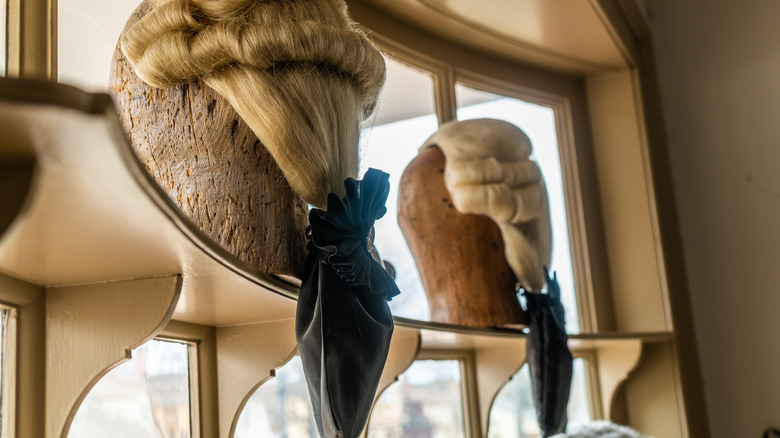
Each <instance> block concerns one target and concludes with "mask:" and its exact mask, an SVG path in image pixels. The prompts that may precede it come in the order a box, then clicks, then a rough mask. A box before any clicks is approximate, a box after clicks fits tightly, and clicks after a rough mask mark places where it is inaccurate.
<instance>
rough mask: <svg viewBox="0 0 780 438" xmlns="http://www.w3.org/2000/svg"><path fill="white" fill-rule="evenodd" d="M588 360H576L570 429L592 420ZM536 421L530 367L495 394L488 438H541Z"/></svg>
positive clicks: (518, 373) (521, 371)
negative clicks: (588, 393) (586, 361)
mask: <svg viewBox="0 0 780 438" xmlns="http://www.w3.org/2000/svg"><path fill="white" fill-rule="evenodd" d="M585 366H586V364H585V361H584V360H583V359H581V358H577V359H574V376H573V379H572V384H571V386H572V388H571V396H570V397H569V406H568V415H569V422H568V428H574V427H576V426H578V425H582V424H585V423H587V422H589V421H590V417H591V415H590V412H589V409H588V398H587V382H586V378H585ZM541 436H542V435H541V431H540V430H539V423H537V421H536V410H535V408H534V400H533V393H532V389H531V374H530V373H529V371H528V365H523V368H521V369H520V371H518V372H517V374H515V375H514V376H512V379H511V380H510V381H509V383H507V384H506V385H504V387H503V388H501V390H500V391H499V392H498V394H497V395H496V398H495V400H494V401H493V405H492V406H491V408H490V419H489V424H488V438H541Z"/></svg>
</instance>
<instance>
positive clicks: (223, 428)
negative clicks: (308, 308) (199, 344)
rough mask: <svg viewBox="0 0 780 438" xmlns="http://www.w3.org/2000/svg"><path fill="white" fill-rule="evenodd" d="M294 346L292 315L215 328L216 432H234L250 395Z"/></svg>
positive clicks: (289, 355) (295, 348)
mask: <svg viewBox="0 0 780 438" xmlns="http://www.w3.org/2000/svg"><path fill="white" fill-rule="evenodd" d="M296 350H297V343H296V341H295V320H294V319H286V320H281V321H274V322H267V323H261V324H249V325H241V326H235V327H221V328H218V329H217V369H218V370H219V374H218V381H219V383H218V388H219V436H221V437H232V436H233V434H234V433H235V430H236V425H237V423H238V417H239V416H240V415H241V411H242V410H243V409H244V405H245V404H246V402H247V400H248V399H249V397H251V396H252V394H253V393H254V392H255V390H256V389H257V387H258V386H260V384H262V383H263V382H264V381H266V380H268V379H269V378H271V377H273V376H274V373H275V370H276V369H277V368H279V367H281V366H282V365H284V364H285V363H286V362H287V361H288V360H289V359H290V357H291V356H292V355H293V354H294V353H295V352H296Z"/></svg>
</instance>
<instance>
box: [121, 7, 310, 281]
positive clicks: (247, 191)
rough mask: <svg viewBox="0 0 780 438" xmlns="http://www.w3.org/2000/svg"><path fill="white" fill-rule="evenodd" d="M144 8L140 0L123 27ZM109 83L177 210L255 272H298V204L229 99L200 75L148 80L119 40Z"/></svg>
mask: <svg viewBox="0 0 780 438" xmlns="http://www.w3.org/2000/svg"><path fill="white" fill-rule="evenodd" d="M150 9H151V7H150V5H149V3H148V1H146V0H145V1H144V2H143V3H141V5H140V6H139V7H138V8H137V9H136V10H135V12H134V13H133V15H132V16H131V17H130V19H129V20H128V23H127V25H126V28H127V27H129V26H130V25H131V24H132V23H135V22H136V21H138V20H139V19H140V18H141V17H143V16H144V15H145V14H146V13H147V12H148V11H149V10H150ZM109 83H110V86H109V89H110V90H111V92H112V94H113V96H114V99H115V100H116V104H117V106H118V110H119V117H120V119H121V121H122V124H123V126H124V129H125V132H126V134H127V137H128V139H129V140H130V142H131V144H132V146H133V148H134V149H135V151H136V153H137V155H138V157H139V158H140V160H141V162H143V163H144V165H145V166H146V168H147V169H148V170H149V172H150V173H151V175H152V176H153V177H154V179H155V180H156V181H157V182H158V183H159V184H160V186H161V187H162V188H163V189H164V190H165V191H167V192H168V194H169V195H170V196H171V198H173V200H174V202H176V204H178V205H179V207H180V208H181V209H182V210H183V211H184V213H186V214H187V216H189V218H190V219H191V220H192V221H193V222H194V223H195V224H196V225H197V226H198V227H200V229H201V230H202V231H203V232H204V233H205V234H206V235H208V236H209V237H210V238H211V239H213V240H214V241H215V242H217V243H218V244H219V245H220V246H222V247H223V248H224V249H225V250H227V251H229V252H230V253H232V254H233V255H235V256H236V257H238V258H239V259H240V260H242V261H244V262H246V263H248V264H250V265H251V266H253V267H255V268H257V269H258V270H260V271H261V272H264V273H267V274H272V275H277V276H282V277H286V276H293V277H295V278H300V276H301V274H302V273H303V263H304V260H305V257H306V254H305V248H306V237H305V229H306V226H307V225H308V219H307V214H308V213H307V211H308V209H307V206H306V203H305V202H304V201H303V200H302V199H301V198H300V197H299V196H298V195H297V194H295V193H294V192H293V191H292V189H291V188H290V186H289V185H288V183H287V181H286V180H285V178H284V176H283V175H282V172H281V170H279V167H278V166H277V165H276V162H275V161H274V159H273V158H272V157H271V155H270V154H269V153H268V151H267V150H266V149H265V147H264V146H263V145H262V144H261V143H260V140H258V139H257V136H255V134H254V133H253V132H252V130H251V129H250V128H249V126H247V124H246V123H244V121H243V120H242V119H241V118H240V117H239V116H238V114H236V112H235V111H234V110H233V108H232V107H231V105H230V104H229V103H228V102H227V101H226V100H225V99H223V98H222V97H221V96H220V95H219V94H217V92H216V91H214V90H213V89H211V88H209V87H208V86H206V85H205V84H204V83H203V82H202V81H200V80H194V81H191V82H189V83H185V84H182V85H179V86H176V87H174V88H170V89H166V90H163V89H157V88H153V87H150V86H148V85H147V84H146V83H144V82H143V81H142V80H141V79H140V78H138V76H136V74H135V73H134V72H133V68H132V66H131V65H130V63H129V62H128V61H127V59H126V58H125V57H124V55H123V54H122V51H121V49H120V48H119V46H117V50H116V51H115V53H114V59H113V61H112V68H111V77H110V81H109Z"/></svg>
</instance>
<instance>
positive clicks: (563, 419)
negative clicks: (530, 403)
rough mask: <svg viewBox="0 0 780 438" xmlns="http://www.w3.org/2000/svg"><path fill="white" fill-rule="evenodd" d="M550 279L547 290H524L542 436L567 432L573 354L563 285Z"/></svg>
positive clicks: (528, 348) (529, 354)
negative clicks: (545, 291)
mask: <svg viewBox="0 0 780 438" xmlns="http://www.w3.org/2000/svg"><path fill="white" fill-rule="evenodd" d="M544 276H545V279H546V280H547V293H546V294H541V293H533V292H524V293H523V296H524V297H525V298H526V307H527V312H528V318H529V328H530V329H529V332H528V338H527V344H526V352H527V353H526V355H527V357H526V361H527V363H528V367H529V371H530V372H531V383H532V390H533V394H534V405H535V407H536V417H537V420H538V421H539V427H540V428H541V430H542V436H544V437H545V438H546V437H549V436H552V435H555V434H558V433H563V432H565V431H566V423H567V421H568V419H567V415H566V408H567V406H568V404H569V395H570V392H571V379H572V371H573V370H572V368H573V361H574V359H573V357H572V355H571V351H570V350H569V345H568V343H567V340H568V336H567V335H566V326H565V324H564V321H565V314H564V310H563V304H561V288H560V286H559V285H558V279H557V277H556V276H555V275H553V277H552V278H550V274H549V272H547V269H545V270H544Z"/></svg>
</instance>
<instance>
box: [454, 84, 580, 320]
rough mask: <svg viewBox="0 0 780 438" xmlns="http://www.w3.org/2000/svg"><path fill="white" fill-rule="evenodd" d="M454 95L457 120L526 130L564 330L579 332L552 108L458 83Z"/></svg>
mask: <svg viewBox="0 0 780 438" xmlns="http://www.w3.org/2000/svg"><path fill="white" fill-rule="evenodd" d="M455 93H456V94H455V96H456V100H457V104H458V120H466V119H477V118H493V119H500V120H505V121H507V122H510V123H513V124H514V125H516V126H518V127H519V128H520V129H522V130H523V131H525V133H526V134H527V135H528V137H529V138H530V139H531V144H532V145H533V155H532V157H531V158H532V159H534V160H536V162H537V163H539V167H540V168H541V169H542V174H544V179H545V183H546V184H547V193H548V197H549V200H550V215H551V217H552V231H553V251H552V253H553V254H552V262H551V265H552V266H550V270H551V271H555V272H556V273H557V275H558V283H559V284H560V286H561V295H562V301H563V307H564V309H565V310H566V331H568V332H569V333H578V332H579V318H578V315H577V304H576V298H575V293H574V274H573V272H572V264H571V251H570V250H569V230H568V226H567V224H566V203H565V199H564V197H563V179H562V177H561V162H560V159H559V158H558V140H557V136H556V132H555V116H554V115H553V111H552V109H550V108H548V107H544V106H540V105H534V104H532V103H528V102H524V101H522V100H518V99H513V98H509V97H504V96H499V95H496V94H491V93H487V92H484V91H480V90H475V89H473V88H468V87H465V86H463V85H460V84H457V85H456V86H455Z"/></svg>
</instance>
